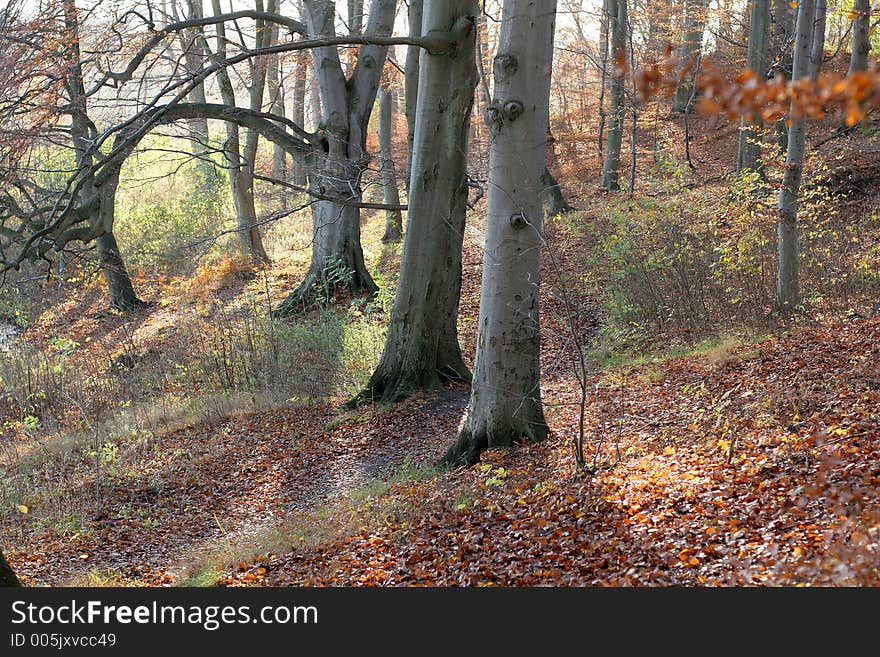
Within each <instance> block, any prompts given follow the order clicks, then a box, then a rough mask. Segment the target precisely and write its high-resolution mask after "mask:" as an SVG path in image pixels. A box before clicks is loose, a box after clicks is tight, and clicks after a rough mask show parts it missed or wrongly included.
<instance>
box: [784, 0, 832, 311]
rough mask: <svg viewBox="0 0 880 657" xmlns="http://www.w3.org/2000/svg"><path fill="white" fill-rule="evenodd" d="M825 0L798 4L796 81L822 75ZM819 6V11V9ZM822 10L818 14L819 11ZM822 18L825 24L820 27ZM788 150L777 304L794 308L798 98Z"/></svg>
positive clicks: (800, 165)
mask: <svg viewBox="0 0 880 657" xmlns="http://www.w3.org/2000/svg"><path fill="white" fill-rule="evenodd" d="M825 6H826V2H825V0H800V2H798V7H797V26H796V28H795V30H796V32H795V43H794V60H793V63H792V76H793V80H794V81H795V82H797V81H799V80H803V79H805V78H810V77H812V76H813V74H814V73H815V75H816V76H817V77H818V73H819V72H818V70H817V69H818V67H819V66H821V62H822V52H823V51H824V44H825V27H824V26H825V20H824V13H825ZM817 8H818V10H819V11H818V12H817ZM817 14H818V15H817ZM817 18H821V28H820V29H816V28H817V27H818V25H817V24H818V23H819V21H817V20H816V19H817ZM790 122H791V126H790V127H789V129H788V150H787V152H786V155H785V170H784V173H783V176H782V186H781V188H780V190H779V201H778V206H777V207H778V215H779V216H778V247H777V252H778V262H779V269H778V273H777V278H776V306H777V309H778V310H779V311H781V312H790V311H792V310H794V308H795V307H796V306H797V304H798V303H799V302H800V291H799V287H798V269H799V262H798V259H799V256H798V223H797V215H798V197H799V194H800V186H801V177H802V175H803V169H804V152H805V148H806V140H807V117H806V115H805V114H804V113H803V112H801V111H799V110H798V108H797V107H796V106H795V104H794V102H793V103H792V106H791V111H790Z"/></svg>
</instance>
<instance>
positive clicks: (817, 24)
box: [810, 0, 828, 83]
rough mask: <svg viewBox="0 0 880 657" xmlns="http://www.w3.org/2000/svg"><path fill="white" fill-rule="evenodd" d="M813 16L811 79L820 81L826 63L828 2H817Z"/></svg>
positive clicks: (819, 0)
mask: <svg viewBox="0 0 880 657" xmlns="http://www.w3.org/2000/svg"><path fill="white" fill-rule="evenodd" d="M815 2H816V6H815V8H814V10H813V11H814V12H815V16H813V39H812V43H811V44H810V79H811V80H812V81H813V82H814V83H815V82H817V81H818V80H819V74H820V73H821V72H822V65H823V64H824V62H825V23H826V21H827V19H828V0H815Z"/></svg>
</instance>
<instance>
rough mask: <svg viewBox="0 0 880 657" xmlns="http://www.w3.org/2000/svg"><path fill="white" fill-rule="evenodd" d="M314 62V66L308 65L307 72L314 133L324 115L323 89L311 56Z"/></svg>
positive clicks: (311, 57)
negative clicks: (322, 104) (319, 84)
mask: <svg viewBox="0 0 880 657" xmlns="http://www.w3.org/2000/svg"><path fill="white" fill-rule="evenodd" d="M309 58H310V59H311V60H312V65H311V66H308V65H306V71H308V73H309V75H308V85H307V86H308V90H309V114H310V115H311V119H312V126H311V130H312V132H315V131H317V130H318V128H319V127H320V125H321V117H322V115H323V110H322V108H321V89H320V88H319V86H318V76H317V74H316V73H315V63H314V57H313V56H311V55H310V56H309Z"/></svg>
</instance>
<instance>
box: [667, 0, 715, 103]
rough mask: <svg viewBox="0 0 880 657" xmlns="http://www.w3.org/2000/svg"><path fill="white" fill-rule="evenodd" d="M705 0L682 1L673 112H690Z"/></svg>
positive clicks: (703, 23) (704, 14) (704, 15)
mask: <svg viewBox="0 0 880 657" xmlns="http://www.w3.org/2000/svg"><path fill="white" fill-rule="evenodd" d="M706 4H707V0H684V41H683V42H682V44H681V47H680V48H679V49H678V72H679V84H678V87H676V89H675V96H674V97H673V99H672V111H673V112H678V113H682V112H686V111H688V112H689V111H690V106H689V105H690V99H691V95H692V93H693V87H694V80H695V79H696V76H697V64H698V60H699V57H698V56H699V52H700V49H701V48H702V47H703V30H704V29H705V27H706Z"/></svg>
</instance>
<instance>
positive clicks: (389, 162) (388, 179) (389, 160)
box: [379, 86, 403, 243]
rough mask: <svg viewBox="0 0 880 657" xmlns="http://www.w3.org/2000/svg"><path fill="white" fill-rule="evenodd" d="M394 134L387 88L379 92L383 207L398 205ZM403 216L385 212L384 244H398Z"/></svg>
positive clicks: (390, 211) (380, 170)
mask: <svg viewBox="0 0 880 657" xmlns="http://www.w3.org/2000/svg"><path fill="white" fill-rule="evenodd" d="M393 132H394V91H393V90H389V89H388V88H387V87H384V86H383V87H382V88H381V89H380V90H379V176H380V178H381V180H382V195H383V200H384V203H385V205H391V206H395V205H400V193H399V192H398V189H397V172H396V171H395V170H394V152H393V150H392V143H391V141H392V140H391V138H392V136H393ZM402 227H403V216H402V215H401V212H400V210H386V211H385V234H384V235H382V241H383V242H385V243H391V242H399V241H400V238H401V237H402V235H403V233H402Z"/></svg>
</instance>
